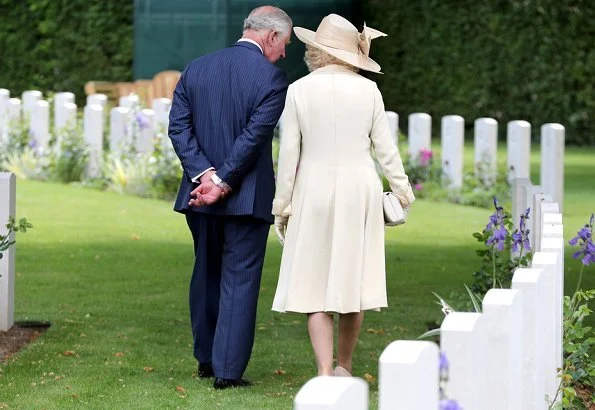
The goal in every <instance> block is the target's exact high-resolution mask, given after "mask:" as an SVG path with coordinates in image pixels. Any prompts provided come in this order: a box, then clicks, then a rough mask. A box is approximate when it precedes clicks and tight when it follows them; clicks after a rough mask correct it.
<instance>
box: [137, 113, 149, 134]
mask: <svg viewBox="0 0 595 410" xmlns="http://www.w3.org/2000/svg"><path fill="white" fill-rule="evenodd" d="M136 122H137V124H138V128H140V129H141V130H144V129H146V128H149V127H150V126H151V121H149V117H148V116H147V115H146V114H145V113H143V112H142V111H139V112H138V113H137V114H136Z"/></svg>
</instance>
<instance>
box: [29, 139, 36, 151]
mask: <svg viewBox="0 0 595 410" xmlns="http://www.w3.org/2000/svg"><path fill="white" fill-rule="evenodd" d="M27 146H28V147H29V148H31V149H34V148H35V147H36V146H37V141H36V140H35V138H31V139H30V140H29V143H28V144H27Z"/></svg>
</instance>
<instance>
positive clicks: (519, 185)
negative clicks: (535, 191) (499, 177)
mask: <svg viewBox="0 0 595 410" xmlns="http://www.w3.org/2000/svg"><path fill="white" fill-rule="evenodd" d="M531 185H532V184H531V181H530V180H529V179H528V178H514V179H513V180H512V222H513V223H514V226H515V227H516V228H518V227H519V223H520V220H521V214H522V213H524V212H525V211H526V210H527V208H528V207H527V198H525V195H526V194H527V187H529V186H531ZM530 215H531V211H530V210H529V217H530ZM527 222H528V221H527Z"/></svg>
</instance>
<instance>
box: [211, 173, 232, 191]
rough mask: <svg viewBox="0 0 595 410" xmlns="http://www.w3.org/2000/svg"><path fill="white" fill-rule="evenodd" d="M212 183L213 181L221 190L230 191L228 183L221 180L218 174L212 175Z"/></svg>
mask: <svg viewBox="0 0 595 410" xmlns="http://www.w3.org/2000/svg"><path fill="white" fill-rule="evenodd" d="M211 181H213V183H214V184H215V185H217V186H218V187H219V188H221V189H229V185H228V184H227V182H225V181H224V180H222V179H221V178H219V177H218V176H217V174H213V175H211Z"/></svg>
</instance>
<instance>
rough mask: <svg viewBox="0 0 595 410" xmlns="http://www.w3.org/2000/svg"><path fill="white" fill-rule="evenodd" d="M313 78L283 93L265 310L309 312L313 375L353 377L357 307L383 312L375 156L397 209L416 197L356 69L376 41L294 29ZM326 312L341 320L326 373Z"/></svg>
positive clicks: (372, 34) (380, 106) (347, 28)
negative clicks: (269, 306) (270, 289)
mask: <svg viewBox="0 0 595 410" xmlns="http://www.w3.org/2000/svg"><path fill="white" fill-rule="evenodd" d="M294 31H295V34H296V36H297V37H298V38H299V39H300V40H301V41H303V42H304V43H306V45H307V51H306V56H305V61H306V64H307V65H308V68H309V69H310V71H311V73H310V74H309V75H307V76H305V77H303V78H301V79H300V80H298V81H296V82H295V83H293V84H292V85H290V86H289V89H288V91H287V99H286V103H285V111H284V112H283V117H282V118H283V133H282V138H281V146H280V153H279V169H278V174H277V190H276V193H275V199H274V201H273V214H274V215H275V230H276V232H277V234H278V235H279V239H280V240H281V242H282V243H284V249H283V256H282V261H281V270H280V274H279V283H278V286H277V292H276V294H275V299H274V302H273V310H276V311H279V312H297V313H307V314H308V331H309V333H310V339H311V342H312V346H313V349H314V353H315V356H316V361H317V364H318V374H319V375H331V374H335V375H345V376H348V375H350V373H351V361H352V356H353V351H354V348H355V344H356V341H357V337H358V334H359V330H360V328H361V323H362V320H363V311H364V310H378V309H380V308H383V307H386V306H387V299H386V277H385V262H384V217H383V210H382V182H381V180H380V178H379V176H378V174H377V171H376V166H375V163H374V159H373V156H372V149H373V151H374V152H375V154H376V159H377V161H378V162H379V164H380V166H381V168H382V170H383V173H384V175H385V176H386V178H387V180H388V182H389V184H390V187H391V190H392V191H393V192H394V193H395V195H396V196H397V198H398V199H399V201H400V202H401V204H402V206H403V208H408V207H409V206H410V205H411V203H412V202H413V201H414V200H415V198H414V196H413V192H412V190H411V186H410V184H409V181H408V178H407V175H405V172H404V170H403V164H402V161H401V157H400V155H399V151H398V149H397V146H396V144H395V142H394V140H393V136H391V135H390V130H389V126H388V120H387V118H386V113H385V110H384V103H383V100H382V95H381V94H380V91H379V90H378V88H377V86H376V83H374V82H373V81H370V80H368V79H366V78H364V77H362V76H360V75H359V74H357V71H358V69H364V70H367V71H372V72H380V66H378V64H376V63H375V62H374V61H373V60H371V59H370V58H369V57H368V52H369V47H370V42H371V40H372V39H373V38H376V37H379V36H383V35H384V34H383V33H381V32H379V31H377V30H374V29H371V28H367V27H365V26H364V30H363V31H362V33H358V31H357V29H356V28H355V26H353V25H352V24H351V23H350V22H349V21H347V20H346V19H344V18H342V17H340V16H338V15H335V14H331V15H329V16H326V17H325V18H324V19H323V20H322V22H321V23H320V26H319V27H318V29H317V31H316V32H312V31H310V30H307V29H304V28H301V27H296V28H295V29H294ZM333 313H338V314H339V337H338V355H337V358H338V366H337V368H336V369H335V370H334V371H333V368H332V360H333V317H332V314H333Z"/></svg>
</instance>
